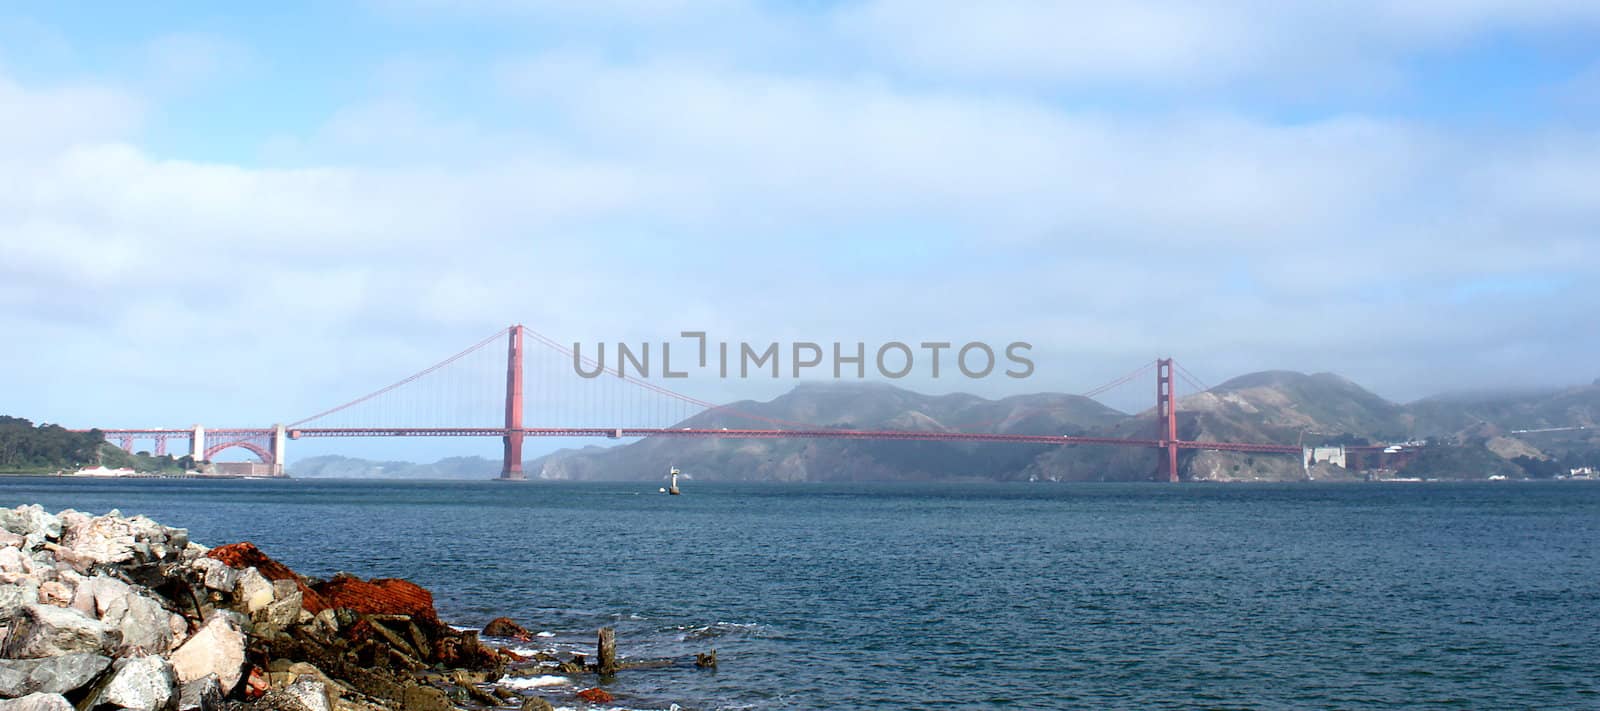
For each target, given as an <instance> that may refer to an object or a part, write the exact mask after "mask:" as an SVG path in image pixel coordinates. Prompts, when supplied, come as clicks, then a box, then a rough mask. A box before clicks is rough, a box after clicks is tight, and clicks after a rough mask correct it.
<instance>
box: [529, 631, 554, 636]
mask: <svg viewBox="0 0 1600 711" xmlns="http://www.w3.org/2000/svg"><path fill="white" fill-rule="evenodd" d="M534 636H535V637H554V636H556V633H554V632H540V633H538V634H536V635H534Z"/></svg>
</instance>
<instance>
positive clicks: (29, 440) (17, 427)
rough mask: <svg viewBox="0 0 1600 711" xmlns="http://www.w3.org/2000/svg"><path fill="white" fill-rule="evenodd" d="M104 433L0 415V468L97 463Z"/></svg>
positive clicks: (58, 466)
mask: <svg viewBox="0 0 1600 711" xmlns="http://www.w3.org/2000/svg"><path fill="white" fill-rule="evenodd" d="M105 439H106V438H105V435H104V434H103V433H101V432H100V431H99V430H90V431H88V432H73V431H71V430H69V429H67V428H65V427H62V426H60V425H49V424H45V425H37V426H35V425H34V424H33V422H31V421H29V420H26V419H23V418H21V417H8V416H5V415H0V468H5V469H24V468H65V467H78V466H86V465H90V464H94V463H97V462H98V461H99V458H100V445H101V444H102V443H104V442H105Z"/></svg>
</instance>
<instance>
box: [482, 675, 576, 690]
mask: <svg viewBox="0 0 1600 711" xmlns="http://www.w3.org/2000/svg"><path fill="white" fill-rule="evenodd" d="M496 683H498V684H499V685H500V686H505V687H509V688H512V689H542V688H544V687H547V686H566V685H568V684H571V683H572V680H571V679H568V678H567V677H564V676H557V675H555V674H541V675H539V676H507V677H502V678H501V679H500V681H498V682H496Z"/></svg>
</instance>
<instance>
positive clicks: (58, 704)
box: [0, 694, 73, 711]
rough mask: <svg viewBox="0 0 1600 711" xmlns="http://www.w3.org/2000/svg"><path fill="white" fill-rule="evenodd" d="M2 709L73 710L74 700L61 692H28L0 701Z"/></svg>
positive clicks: (10, 710)
mask: <svg viewBox="0 0 1600 711" xmlns="http://www.w3.org/2000/svg"><path fill="white" fill-rule="evenodd" d="M0 711H73V709H72V702H70V701H67V700H66V699H65V698H63V697H62V696H61V695H60V694H28V695H27V696H24V697H22V698H20V699H6V700H4V701H0Z"/></svg>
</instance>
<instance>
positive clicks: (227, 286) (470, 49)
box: [0, 0, 1600, 425]
mask: <svg viewBox="0 0 1600 711" xmlns="http://www.w3.org/2000/svg"><path fill="white" fill-rule="evenodd" d="M1596 47H1600V5H1597V4H1595V3H1593V2H1578V1H1573V0H1524V1H1521V2H1513V1H1511V0H1465V1H1462V2H1384V1H1381V0H1357V1H1354V2H1348V3H1338V4H1330V3H1312V2H1303V3H1302V2H1208V1H1205V0H1202V1H1200V2H1183V3H1176V2H1165V1H1162V0H1134V1H1131V2H1127V3H1119V4H1116V5H1113V6H1107V5H1105V4H1102V3H1087V2H1030V1H1026V0H996V1H995V2H990V3H980V4H972V3H956V2H946V1H943V0H928V1H921V2H910V1H908V0H863V1H860V2H791V3H779V2H760V3H750V2H735V1H733V0H701V1H698V2H691V1H689V0H654V1H649V0H637V1H630V0H592V1H589V2H581V1H579V0H567V1H553V2H523V1H520V0H468V1H466V2H449V3H446V2H439V1H436V0H370V1H368V2H357V3H346V4H335V3H292V2H286V3H276V4H272V5H270V6H265V5H264V6H226V5H217V4H215V3H152V4H146V5H106V4H103V3H48V4H47V3H36V4H10V5H7V6H5V7H4V8H0V156H3V157H0V184H3V185H4V186H5V187H6V189H5V190H4V191H3V196H0V329H3V331H4V332H5V333H7V334H8V335H9V338H8V339H7V340H8V341H9V342H10V343H11V344H12V346H11V347H9V348H8V349H7V353H6V355H5V356H4V359H5V365H6V367H5V368H4V369H3V372H0V393H4V394H5V397H4V400H5V401H6V405H5V408H4V409H5V411H9V412H14V413H16V414H21V415H25V416H31V417H33V418H35V419H41V420H51V421H59V422H64V423H68V424H82V425H90V424H100V425H133V424H137V423H143V422H147V421H158V422H177V423H184V424H187V423H189V422H192V421H206V422H221V421H228V422H233V421H239V422H240V423H241V424H253V423H257V422H263V421H266V422H270V421H274V420H280V419H281V420H289V419H294V418H295V417H297V416H299V415H302V414H304V413H306V412H311V411H315V410H317V409H319V408H320V407H323V406H325V405H327V404H329V402H330V400H337V399H339V398H338V397H336V396H335V395H334V394H335V393H337V394H339V395H343V394H345V393H349V392H351V391H355V392H359V391H361V390H362V389H364V388H366V389H370V388H369V386H377V385H382V384H383V383H385V382H387V381H388V380H392V379H394V377H398V376H400V375H404V374H405V373H407V372H409V371H410V370H412V369H414V368H416V367H420V366H423V365H426V364H428V363H430V362H432V361H433V360H435V359H436V358H437V357H438V356H442V355H446V354H448V353H451V352H453V351H454V350H457V349H458V348H459V347H461V346H463V345H465V344H468V343H471V342H473V341H475V340H477V339H478V338H479V337H481V336H482V335H483V334H484V333H487V332H490V331H492V330H494V329H495V328H498V327H500V326H503V325H505V324H507V323H511V322H517V321H520V322H523V323H526V324H528V325H530V326H532V327H535V328H537V329H538V330H540V331H541V332H544V333H547V334H549V335H551V336H552V337H556V338H558V339H561V340H585V341H590V342H592V341H596V340H605V341H610V342H615V341H618V340H633V341H638V340H644V339H649V340H660V339H662V338H666V337H671V336H672V335H674V334H676V333H677V332H678V331H680V330H684V329H704V330H708V331H711V332H713V334H722V336H723V337H726V338H729V339H745V340H752V341H762V340H772V339H776V340H815V341H827V340H834V339H843V340H867V341H869V342H881V341H885V340H891V339H902V340H907V341H914V340H928V339H945V340H969V339H993V340H996V341H1000V342H1008V341H1011V340H1027V341H1030V342H1032V343H1034V344H1035V348H1036V353H1037V354H1038V360H1039V362H1040V367H1039V369H1038V372H1037V373H1036V375H1035V376H1034V377H1033V378H1030V379H1029V380H1027V381H1023V382H1015V381H1005V382H1000V381H978V382H972V381H966V382H963V381H950V380H941V381H938V382H928V381H916V382H908V383H906V384H908V385H911V386H913V387H918V388H921V389H926V390H933V391H948V390H969V391H974V392H978V393H980V394H985V395H1005V394H1011V393H1015V392H1022V391H1026V390H1062V391H1068V392H1077V391H1082V390H1086V389H1088V388H1090V387H1093V386H1095V385H1098V384H1099V383H1101V382H1104V381H1106V380H1109V379H1111V378H1113V377H1115V376H1117V375H1119V374H1121V373H1123V372H1126V371H1128V370H1130V369H1132V368H1133V367H1134V366H1136V365H1137V364H1138V363H1140V362H1143V361H1146V360H1149V359H1150V358H1153V357H1155V356H1156V355H1157V354H1161V353H1171V354H1174V355H1176V356H1177V357H1179V358H1180V359H1182V360H1183V361H1184V362H1185V363H1186V364H1187V365H1188V367H1189V368H1190V370H1192V371H1194V372H1196V373H1197V374H1200V375H1201V376H1202V377H1205V378H1206V379H1207V380H1208V381H1210V382H1219V381H1221V380H1224V379H1226V378H1228V377H1231V376H1233V375H1236V374H1239V373H1243V372H1247V371H1251V370H1256V369H1262V368H1287V369H1295V370H1303V371H1322V370H1330V371H1335V372H1339V373H1342V374H1345V375H1347V376H1348V377H1351V378H1352V379H1355V380H1357V381H1358V382H1361V383H1363V384H1365V385H1367V386H1368V387H1371V388H1372V389H1374V390H1376V391H1377V392H1379V393H1380V394H1382V395H1385V396H1387V397H1390V398H1393V399H1398V400H1408V399H1413V398H1417V397H1422V396H1425V395H1428V394H1431V393H1435V392H1439V391H1444V390H1451V389H1459V388H1476V387H1485V386H1502V385H1505V386H1524V385H1557V384H1570V383H1581V382H1589V381H1590V380H1593V379H1594V378H1595V377H1596V376H1600V372H1596V370H1595V368H1594V362H1595V358H1594V354H1595V353H1596V352H1597V349H1600V336H1597V335H1596V333H1597V329H1595V328H1594V316H1593V314H1594V311H1595V307H1596V306H1597V301H1600V299H1597V297H1596V296H1595V294H1596V291H1595V286H1594V285H1595V283H1596V276H1597V272H1600V247H1597V242H1596V230H1597V229H1600V121H1596V117H1597V116H1600V113H1597V112H1600V51H1597V50H1596V49H1595V48H1596ZM791 384H792V383H789V382H787V381H785V382H779V383H722V382H715V381H691V382H690V383H688V384H687V385H684V386H683V388H682V389H684V390H686V391H690V392H691V394H695V395H698V396H700V397H704V398H706V399H711V400H724V399H734V398H741V397H768V396H771V395H774V394H776V393H778V392H781V391H782V390H783V389H786V388H787V387H788V386H789V385H791ZM1147 389H1148V388H1142V389H1137V392H1134V393H1132V394H1130V395H1127V396H1124V397H1123V399H1120V400H1117V399H1114V400H1113V401H1112V404H1113V405H1116V406H1119V407H1123V408H1128V409H1133V408H1138V407H1142V406H1144V404H1145V403H1144V400H1145V399H1146V398H1145V397H1144V395H1145V393H1144V390H1147Z"/></svg>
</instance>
